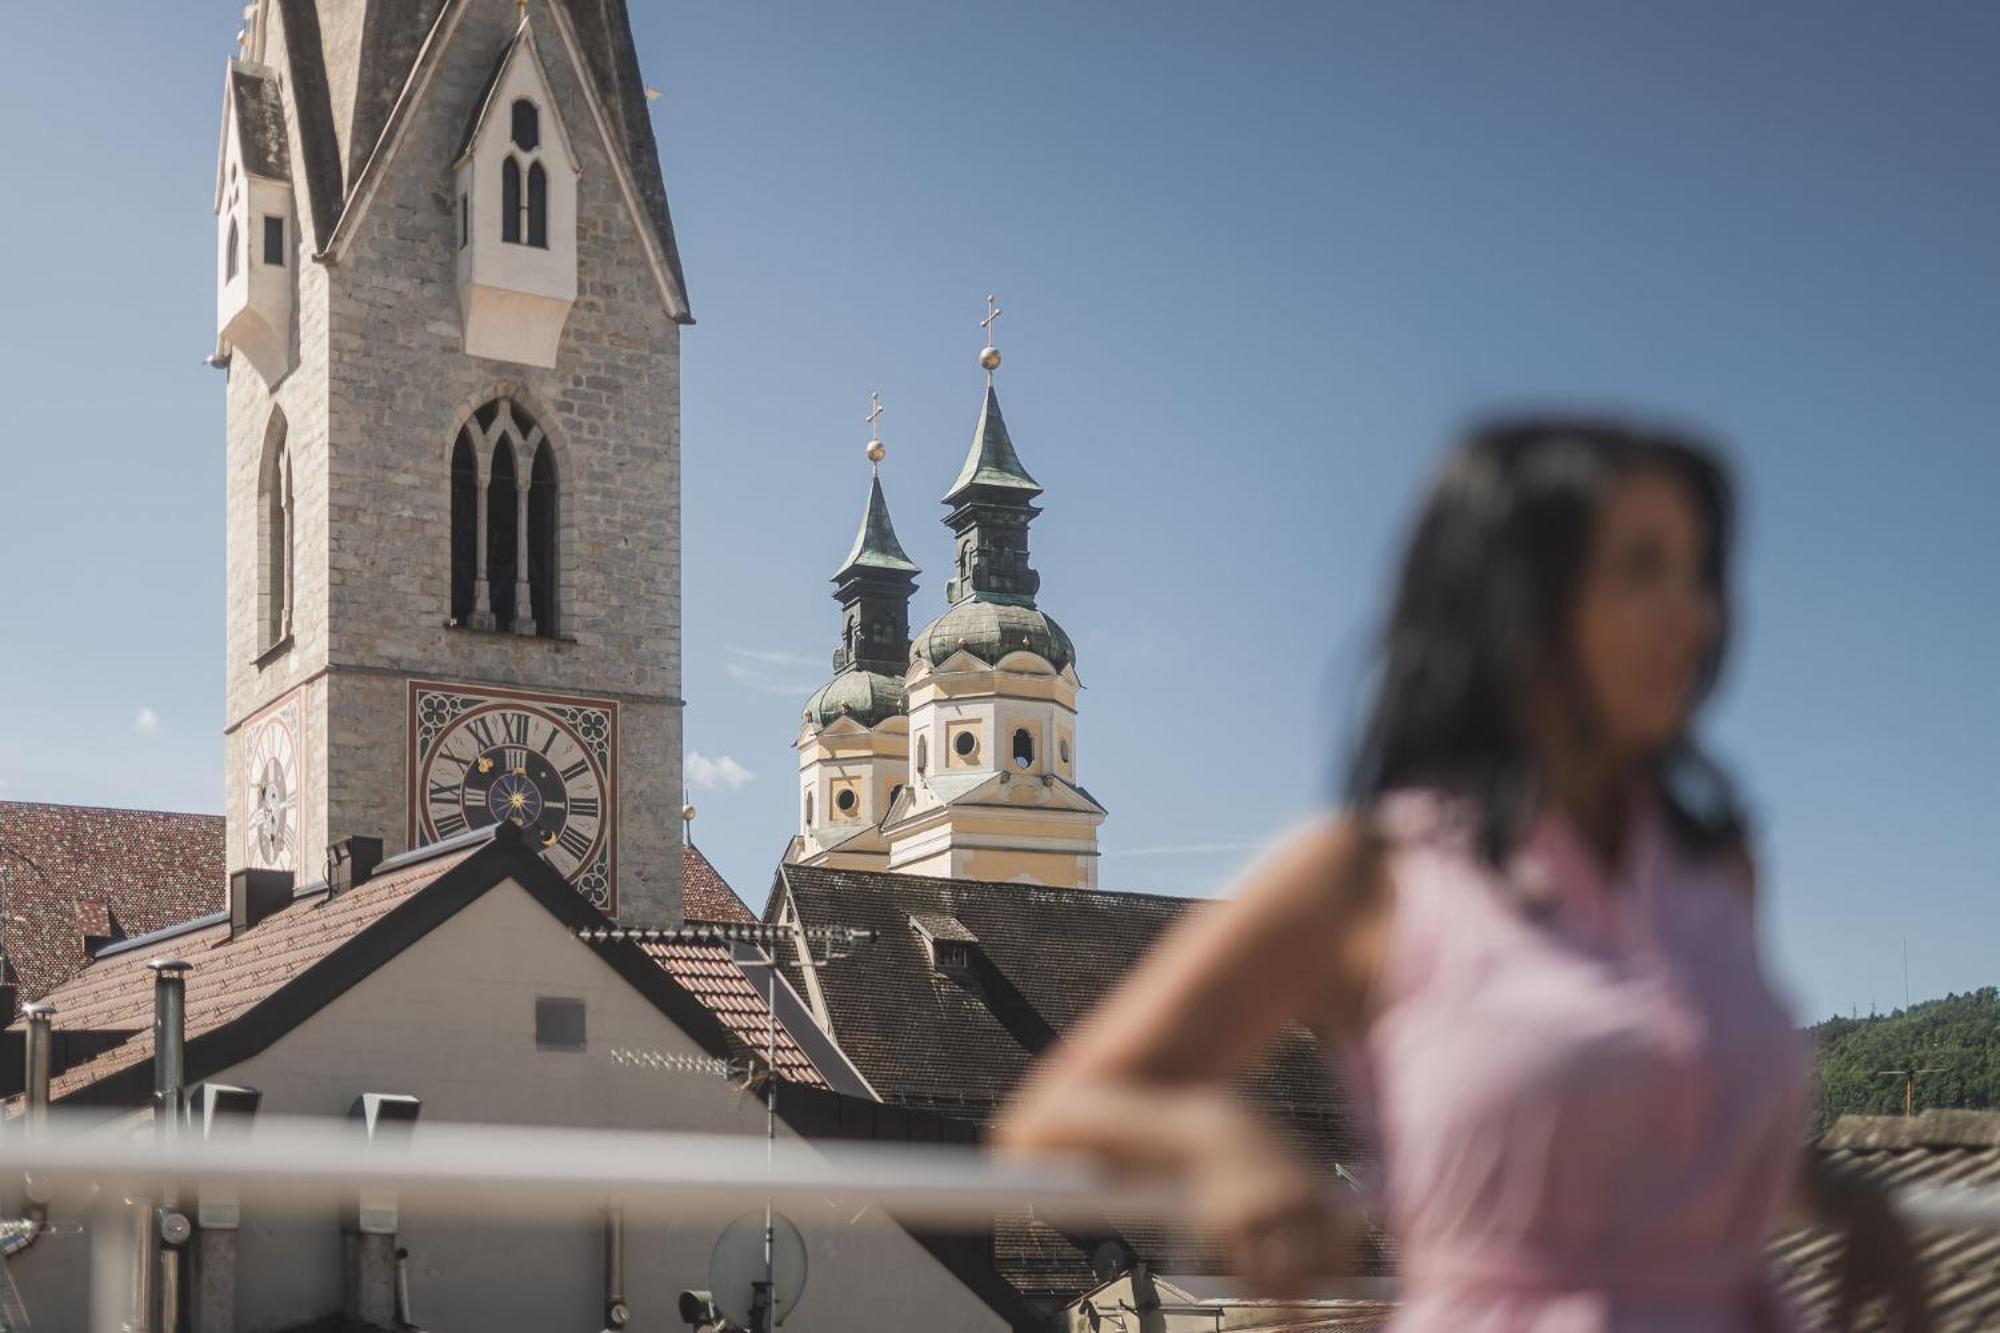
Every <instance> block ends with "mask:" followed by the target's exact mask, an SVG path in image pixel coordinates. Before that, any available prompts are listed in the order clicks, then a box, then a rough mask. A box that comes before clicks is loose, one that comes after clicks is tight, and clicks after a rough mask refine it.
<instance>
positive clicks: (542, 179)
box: [528, 162, 549, 250]
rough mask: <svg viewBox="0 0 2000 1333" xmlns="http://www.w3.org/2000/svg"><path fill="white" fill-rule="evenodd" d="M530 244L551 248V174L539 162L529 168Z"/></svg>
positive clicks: (544, 248) (543, 248) (540, 247)
mask: <svg viewBox="0 0 2000 1333" xmlns="http://www.w3.org/2000/svg"><path fill="white" fill-rule="evenodd" d="M528 244H529V245H532V246H535V247H536V248H537V249H541V250H546V249H548V248H549V173H548V172H546V171H544V170H542V164H541V163H539V162H535V163H532V164H530V165H529V167H528Z"/></svg>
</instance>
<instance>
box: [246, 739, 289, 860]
mask: <svg viewBox="0 0 2000 1333" xmlns="http://www.w3.org/2000/svg"><path fill="white" fill-rule="evenodd" d="M294 727H295V724H294V721H293V710H290V709H287V710H284V711H281V712H280V713H279V714H277V715H275V716H272V717H267V718H265V719H264V720H263V721H261V722H257V723H253V724H252V726H251V728H250V734H249V737H248V739H247V740H246V741H245V744H244V766H245V773H244V788H243V791H244V795H243V800H244V811H243V814H244V820H243V827H244V829H245V836H244V844H245V845H244V848H243V857H244V861H245V862H246V864H248V865H250V866H252V867H254V868H257V869H260V870H296V869H297V868H298V857H299V748H298V737H297V735H296V734H295V730H294Z"/></svg>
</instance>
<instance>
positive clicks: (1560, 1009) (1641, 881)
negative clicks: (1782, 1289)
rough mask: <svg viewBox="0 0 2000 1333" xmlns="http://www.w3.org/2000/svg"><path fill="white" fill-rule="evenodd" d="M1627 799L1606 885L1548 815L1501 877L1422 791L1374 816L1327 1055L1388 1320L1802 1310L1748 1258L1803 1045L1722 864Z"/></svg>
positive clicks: (1771, 1207) (1796, 1121)
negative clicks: (1373, 950) (1378, 1221)
mask: <svg viewBox="0 0 2000 1333" xmlns="http://www.w3.org/2000/svg"><path fill="white" fill-rule="evenodd" d="M1641 809H1642V810H1643V814H1642V815H1641V817H1639V818H1637V819H1635V821H1634V825H1633V830H1632V834H1631V836H1630V837H1629V838H1628V839H1627V851H1626V856H1625V863H1624V865H1623V866H1622V868H1621V869H1620V870H1619V872H1618V874H1617V875H1616V876H1615V877H1614V880H1613V881H1612V882H1611V883H1608V884H1607V883H1605V882H1604V880H1603V877H1602V875H1601V873H1600V872H1599V870H1598V869H1597V863H1596V862H1595V861H1594V860H1593V858H1592V857H1591V855H1590V854H1589V853H1588V852H1587V851H1586V850H1585V848H1584V845H1583V844H1582V842H1581V841H1580V840H1579V839H1578V837H1577V835H1576V834H1575V832H1574V831H1573V830H1572V828H1571V827H1570V826H1569V824H1568V823H1567V822H1566V821H1565V820H1563V819H1562V818H1560V817H1558V816H1555V815H1545V816H1544V817H1543V818H1542V819H1541V821H1540V822H1539V823H1538V824H1537V825H1536V826H1535V827H1534V829H1533V830H1532V832H1531V833H1530V836H1529V837H1528V838H1527V839H1526V840H1524V842H1523V845H1522V847H1521V848H1520V850H1519V851H1518V852H1517V853H1516V854H1515V855H1514V857H1513V858H1511V860H1510V862H1509V865H1508V873H1507V875H1506V877H1504V878H1503V877H1502V876H1501V875H1499V874H1497V873H1495V872H1494V871H1492V870H1491V869H1489V868H1488V867H1487V866H1486V865H1485V863H1484V862H1483V861H1481V860H1480V859H1479V857H1478V856H1477V855H1476V854H1475V853H1474V851H1473V846H1474V844H1473V841H1472V838H1471V835H1470V833H1469V831H1468V830H1467V826H1466V824H1465V821H1463V820H1462V819H1457V820H1455V819H1454V818H1453V817H1452V810H1453V807H1452V806H1450V805H1448V804H1447V803H1445V802H1443V801H1442V800H1439V799H1437V798H1434V797H1431V796H1428V795H1424V794H1416V793H1411V794H1404V795H1398V796H1395V797H1392V798H1390V799H1389V800H1388V801H1385V802H1384V803H1383V805H1382V806H1381V808H1380V810H1379V820H1380V823H1381V824H1382V826H1383V828H1384V831H1385V832H1386V833H1387V834H1388V835H1389V837H1390V838H1391V839H1392V842H1393V848H1394V849H1393V852H1392V855H1391V861H1390V866H1391V878H1392V881H1393V884H1394V895H1395V897H1394V911H1393V923H1392V925H1391V926H1390V931H1389V945H1388V949H1387V954H1386V957H1385V959H1384V965H1383V973H1382V977H1381V980H1380V985H1379V989H1378V993H1377V994H1376V996H1375V997H1374V999H1375V1010H1374V1012H1375V1015H1376V1017H1375V1019H1374V1021H1373V1023H1372V1024H1371V1026H1370V1029H1369V1031H1368V1033H1367V1035H1366V1037H1365V1038H1364V1039H1363V1040H1362V1041H1361V1042H1359V1043H1357V1045H1356V1046H1355V1047H1354V1048H1353V1049H1352V1050H1351V1051H1350V1052H1349V1053H1348V1064H1349V1071H1348V1072H1349V1075H1350V1079H1351V1081H1352V1082H1353V1084H1354V1085H1355V1088H1356V1092H1357V1096H1358V1100H1359V1102H1360V1105H1361V1109H1362V1111H1363V1114H1364V1119H1365V1120H1366V1121H1371V1122H1372V1124H1373V1126H1374V1128H1375V1132H1376V1134H1377V1135H1378V1138H1379V1143H1378V1146H1379V1147H1380V1150H1381V1154H1382V1165H1383V1168H1384V1172H1385V1180H1384V1185H1385V1197H1386V1203H1387V1208H1388V1223H1389V1227H1390V1230H1391V1232H1392V1233H1393V1234H1394V1235H1395V1237H1396V1240H1397V1244H1398V1245H1399V1247H1400V1252H1401V1257H1402V1263H1401V1268H1402V1288H1401V1290H1402V1300H1403V1305H1402V1309H1401V1311H1400V1313H1399V1314H1398V1316H1397V1319H1396V1322H1395V1323H1394V1324H1393V1326H1392V1327H1393V1328H1394V1329H1395V1330H1397V1333H1445V1331H1446V1330H1449V1331H1450V1333H1610V1331H1615V1333H1640V1331H1642V1330H1643V1333H1696V1331H1697V1330H1699V1331H1700V1333H1751V1331H1752V1330H1756V1331H1757V1333H1765V1331H1766V1330H1789V1329H1794V1328H1796V1327H1797V1326H1798V1325H1797V1321H1796V1318H1795V1316H1794V1314H1793V1312H1792V1311H1791V1309H1790V1307H1789V1306H1788V1305H1787V1303H1786V1302H1785V1301H1784V1299H1783V1297H1782V1296H1781V1294H1780V1293H1779V1292H1778V1290H1777V1288H1776V1286H1775V1284H1774V1282H1773V1281H1772V1279H1771V1278H1770V1276H1769V1274H1768V1273H1767V1271H1766V1269H1765V1266H1764V1257H1763V1256H1764V1247H1765V1244H1766V1241H1767V1240H1768V1238H1769V1237H1770V1235H1771V1232H1772V1228H1773V1225H1774V1223H1775V1221H1776V1218H1777V1214H1778V1212H1779V1210H1780V1208H1781V1207H1782V1206H1783V1204H1784V1202H1785V1199H1786V1197H1787V1194H1788V1191H1789V1189H1790V1187H1791V1184H1792V1180H1793V1173H1794V1168H1795V1164H1796V1162H1797V1160H1798V1158H1799V1155H1800V1150H1801V1146H1802V1143H1803V1132H1804V1127H1803V1121H1802V1118H1801V1112H1802V1100H1803V1088H1804V1059H1803V1056H1804V1052H1803V1049H1802V1046H1801V1042H1800V1038H1799V1036H1798V1034H1797V1033H1796V1031H1795V1030H1794V1029H1793V1027H1792V1024H1791V1020H1790V1018H1789V1017H1788V1015H1787V1014H1786V1011H1785V1008H1784V1006H1783V1005H1782V1004H1781V1003H1780V1001H1779V1000H1778V998H1777V997H1776V996H1775V995H1774V994H1773V992H1772V989H1771V987H1770V985H1769V984H1768V983H1767V982H1766V980H1765V977H1764V972H1763V968H1762V966H1761V965H1760V964H1759V962H1758V957H1757V947H1756V939H1755V932H1754V929H1753V925H1752V919H1751V912H1750V908H1749V903H1748V901H1747V898H1746V896H1745V894H1744V892H1743V890H1742V887H1741V886H1740V885H1739V884H1738V883H1737V882H1736V880H1735V878H1734V877H1733V876H1732V873H1731V871H1730V870H1729V869H1728V868H1726V867H1725V866H1722V865H1715V864H1694V863H1692V862H1691V861H1689V860H1688V859H1686V858H1684V857H1682V856H1679V855H1677V853H1676V851H1675V849H1674V847H1673V846H1672V845H1671V844H1670V843H1669V841H1668V839H1667V836H1666V829H1665V826H1664V822H1663V819H1662V817H1661V815H1660V813H1659V811H1658V809H1657V806H1656V805H1655V804H1654V803H1653V802H1650V801H1647V802H1642V803H1641Z"/></svg>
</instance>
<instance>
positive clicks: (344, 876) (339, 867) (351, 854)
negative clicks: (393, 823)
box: [326, 833, 382, 898]
mask: <svg viewBox="0 0 2000 1333" xmlns="http://www.w3.org/2000/svg"><path fill="white" fill-rule="evenodd" d="M381 864H382V840H381V839H380V838H364V837H362V836H361V835H360V834H358V833H357V834H355V835H354V836H352V837H347V838H342V839H341V840H340V841H339V842H336V843H335V844H333V846H331V847H329V848H327V849H326V887H327V890H328V892H329V893H330V894H331V895H332V896H334V897H336V898H337V897H339V896H340V895H341V894H343V893H345V892H347V891H348V890H349V889H358V888H360V887H361V886H362V885H363V884H366V883H367V882H368V881H369V879H371V878H372V877H373V876H374V874H375V867H376V866H379V865H381Z"/></svg>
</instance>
